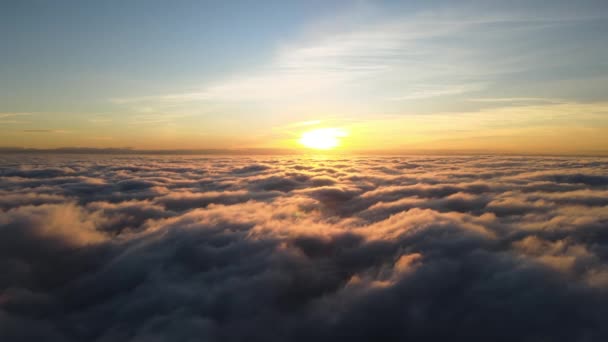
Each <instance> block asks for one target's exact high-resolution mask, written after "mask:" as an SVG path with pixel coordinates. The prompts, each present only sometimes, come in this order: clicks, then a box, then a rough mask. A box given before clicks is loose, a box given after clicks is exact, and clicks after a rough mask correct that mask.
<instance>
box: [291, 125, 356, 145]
mask: <svg viewBox="0 0 608 342" xmlns="http://www.w3.org/2000/svg"><path fill="white" fill-rule="evenodd" d="M346 135H347V134H346V132H345V131H344V130H342V129H340V128H317V129H313V130H311V131H306V132H304V133H302V137H301V138H300V140H299V142H300V144H302V145H303V146H305V147H307V148H312V149H316V150H330V149H332V148H336V147H338V146H339V145H340V138H343V137H345V136H346Z"/></svg>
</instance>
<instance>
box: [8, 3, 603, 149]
mask: <svg viewBox="0 0 608 342" xmlns="http://www.w3.org/2000/svg"><path fill="white" fill-rule="evenodd" d="M607 32H608V2H606V1H605V0H600V1H543V2H539V1H509V2H505V1H496V2H493V1H300V2H295V1H246V2H239V3H238V4H237V2H232V1H226V2H215V3H212V2H207V1H97V2H86V4H85V2H82V1H3V2H2V4H1V5H0V41H1V42H2V45H1V46H2V47H1V50H2V53H1V57H0V147H26V148H58V147H98V148H107V147H113V148H122V147H130V148H136V149H249V148H252V149H253V148H270V149H273V148H280V149H300V150H301V149H303V148H304V147H307V146H306V144H304V146H303V144H302V141H303V140H305V139H304V138H303V134H306V133H307V132H311V131H313V132H317V133H318V132H319V131H315V130H319V129H321V132H334V133H331V134H334V135H337V139H338V145H337V146H335V147H336V149H337V150H339V151H343V152H350V151H353V152H356V151H393V152H395V151H396V152H399V151H404V152H411V151H437V150H440V151H465V152H466V151H489V152H509V153H550V154H606V153H608V91H607V90H608V34H606V33H607ZM328 129H329V131H327V130H328ZM323 130H325V131H323ZM313 137H314V135H313ZM309 138H310V135H309ZM331 138H332V139H333V137H331ZM328 144H329V145H332V141H329V142H328ZM326 145H327V144H326ZM329 145H327V146H329ZM322 146H325V145H323V144H322V145H321V147H322ZM308 147H310V146H308ZM332 147H333V145H332Z"/></svg>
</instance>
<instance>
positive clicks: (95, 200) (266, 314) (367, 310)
mask: <svg viewBox="0 0 608 342" xmlns="http://www.w3.org/2000/svg"><path fill="white" fill-rule="evenodd" d="M607 319H608V159H601V158H558V157H543V158H541V157H498V156H471V157H464V156H443V157H441V156H409V157H328V158H322V157H319V158H314V157H302V156H294V157H288V156H283V157H268V156H263V157H242V156H233V157H204V156H180V157H174V156H84V155H72V156H59V155H58V156H52V155H47V156H43V155H41V156H36V155H5V156H0V341H7V342H8V341H11V342H12V341H70V342H71V341H104V342H105V341H112V342H115V341H133V342H135V341H138V342H139V341H340V340H349V341H568V342H571V341H608V324H606V322H607Z"/></svg>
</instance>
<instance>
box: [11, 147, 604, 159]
mask: <svg viewBox="0 0 608 342" xmlns="http://www.w3.org/2000/svg"><path fill="white" fill-rule="evenodd" d="M20 153H23V154H37V153H38V154H100V155H101V154H119V155H155V154H156V155H170V154H174V155H311V154H314V155H392V156H398V155H503V156H547V157H549V156H563V157H567V156H568V157H608V151H581V152H562V153H550V152H539V151H530V152H521V151H500V150H480V149H458V150H446V149H391V150H347V151H344V150H331V151H328V150H304V149H288V148H224V149H209V148H207V149H204V148H201V149H138V148H132V147H118V148H117V147H107V148H101V147H56V148H34V147H1V146H0V154H20Z"/></svg>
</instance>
